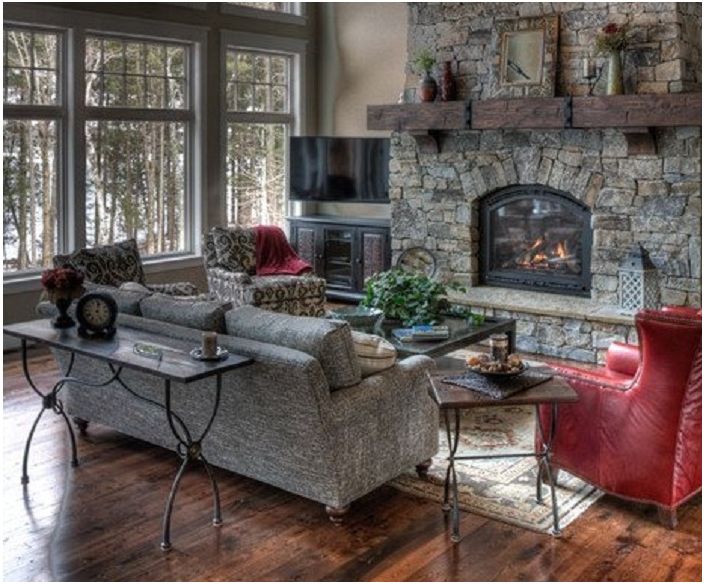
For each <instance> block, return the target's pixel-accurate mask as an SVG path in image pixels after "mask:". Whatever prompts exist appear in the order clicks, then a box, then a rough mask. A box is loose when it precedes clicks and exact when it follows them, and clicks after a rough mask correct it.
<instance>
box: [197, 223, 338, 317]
mask: <svg viewBox="0 0 704 584" xmlns="http://www.w3.org/2000/svg"><path fill="white" fill-rule="evenodd" d="M203 250H204V254H205V256H204V262H205V271H206V274H207V276H208V288H209V290H210V294H211V295H213V296H215V297H216V298H217V299H218V300H220V301H222V302H231V303H232V305H233V307H237V306H244V305H252V306H258V307H259V308H263V309H266V310H271V311H273V312H282V313H286V314H291V315H294V316H323V315H324V314H325V280H323V279H322V278H318V277H316V276H314V275H313V274H304V275H301V276H284V275H280V276H257V275H256V249H255V233H254V229H250V228H244V227H233V228H227V229H226V228H222V227H214V228H213V229H211V230H210V232H209V233H206V234H205V235H204V236H203Z"/></svg>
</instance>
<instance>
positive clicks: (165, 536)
mask: <svg viewBox="0 0 704 584" xmlns="http://www.w3.org/2000/svg"><path fill="white" fill-rule="evenodd" d="M215 383H216V385H215V405H214V406H213V411H212V414H211V415H210V419H209V420H208V424H207V425H206V427H205V430H203V433H202V434H201V435H200V438H198V439H197V440H193V439H192V438H191V435H190V433H189V431H188V429H187V428H186V426H185V424H184V423H183V422H182V421H181V420H178V421H179V426H180V427H181V431H179V430H178V429H177V428H176V425H175V423H174V418H175V417H176V415H175V414H174V413H173V412H172V410H171V381H169V380H168V379H167V380H164V405H165V409H166V419H167V420H168V422H169V428H171V432H172V433H173V435H174V436H175V437H176V440H177V441H178V444H177V447H176V450H177V452H178V454H179V456H181V458H182V459H183V462H181V466H180V467H179V469H178V472H177V473H176V476H175V477H174V480H173V482H172V483H171V490H170V491H169V497H168V499H167V500H166V509H165V510H164V519H163V527H162V537H161V549H162V550H164V551H168V550H170V549H171V513H172V511H173V507H174V501H175V499H176V492H177V491H178V487H179V484H180V483H181V478H182V477H183V473H184V471H185V470H186V467H187V466H188V464H189V463H190V462H192V461H200V462H202V463H203V466H204V467H205V471H206V472H207V474H208V478H209V479H210V486H211V488H212V490H213V525H215V526H219V525H222V514H221V512H220V492H219V491H218V485H217V482H216V480H215V475H214V473H213V469H212V468H211V466H210V464H209V463H208V461H207V460H206V458H205V457H204V456H203V453H202V450H201V444H202V442H203V439H204V438H205V437H206V435H207V434H208V432H209V431H210V428H211V426H212V425H213V420H215V416H216V415H217V413H218V407H219V405H220V393H221V391H222V376H221V375H220V374H218V375H217V376H216V382H215Z"/></svg>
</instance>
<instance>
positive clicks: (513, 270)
mask: <svg viewBox="0 0 704 584" xmlns="http://www.w3.org/2000/svg"><path fill="white" fill-rule="evenodd" d="M479 233H480V239H479V242H480V243H479V246H480V247H479V258H480V272H479V283H480V284H487V285H496V286H505V287H507V288H518V289H524V290H537V291H540V292H554V293H561V294H572V295H577V296H588V295H589V293H590V287H591V271H590V264H591V247H592V228H591V212H590V211H589V208H588V207H587V206H586V205H584V204H583V203H580V202H579V201H577V200H576V199H574V198H573V197H571V196H570V195H568V194H567V193H562V192H560V191H557V190H555V189H551V188H550V187H545V186H542V185H525V186H523V185H517V186H511V187H508V188H505V189H499V190H498V191H497V192H494V193H492V194H490V195H487V196H485V197H482V199H481V200H480V202H479Z"/></svg>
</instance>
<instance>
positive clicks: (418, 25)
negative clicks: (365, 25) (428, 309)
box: [390, 3, 701, 361]
mask: <svg viewBox="0 0 704 584" xmlns="http://www.w3.org/2000/svg"><path fill="white" fill-rule="evenodd" d="M623 6H626V5H623V4H618V5H617V4H609V3H571V4H545V3H543V4H538V3H526V4H521V3H506V4H496V3H493V4H491V8H490V9H489V8H487V5H485V4H456V3H453V4H449V3H448V4H423V3H418V4H413V5H412V8H411V18H410V28H409V56H410V57H409V60H410V58H412V56H413V55H415V54H416V53H417V52H418V51H419V50H420V49H421V48H423V47H428V46H432V47H437V53H438V60H440V61H442V60H451V61H453V64H454V66H455V70H456V71H458V72H459V79H458V81H459V84H460V89H461V95H460V97H462V98H470V97H471V98H473V99H482V98H487V97H490V96H489V95H487V91H488V89H487V88H488V87H490V85H491V83H490V80H489V76H490V67H489V65H488V64H489V63H491V60H492V59H493V56H494V53H495V47H493V45H492V42H493V41H492V33H491V31H492V28H493V25H494V22H495V20H496V18H497V16H495V13H496V11H499V12H500V13H501V15H500V16H499V17H498V18H515V17H518V16H523V15H525V11H526V10H530V11H538V12H539V13H542V11H545V13H552V11H554V10H557V11H561V25H560V46H561V49H560V56H559V63H558V74H557V77H558V90H557V94H558V95H583V94H584V93H585V91H586V88H585V85H584V83H583V82H582V81H581V80H580V79H579V75H578V73H577V71H578V67H579V64H580V63H581V58H582V56H583V55H584V54H585V52H586V50H587V48H588V47H589V45H590V43H592V42H593V39H594V35H595V34H596V32H597V31H598V29H599V27H601V26H604V25H605V24H607V23H608V22H624V21H625V19H626V18H627V17H628V18H630V19H631V22H632V24H633V26H634V30H635V31H636V32H635V34H636V39H637V40H638V43H635V44H634V45H633V46H632V47H631V49H630V52H628V54H627V55H626V63H627V64H628V66H627V68H626V75H627V89H628V88H630V89H631V91H637V92H640V93H667V92H678V91H694V90H696V91H700V90H701V79H700V77H699V73H698V70H699V69H700V67H699V60H698V56H697V55H698V52H699V50H700V48H699V46H698V43H699V44H700V41H699V39H698V38H695V37H694V35H693V34H692V27H691V25H692V22H695V23H697V22H701V6H694V5H693V4H685V5H683V4H674V3H672V4H669V3H660V4H638V3H630V4H628V5H627V6H628V7H629V8H628V10H627V11H624V10H623V9H622V7H623ZM491 13H493V14H494V15H492V16H489V14H491ZM694 28H696V27H694ZM673 46H676V47H678V49H677V51H676V56H675V54H674V53H672V47H673ZM673 63H674V64H673ZM675 69H676V71H675ZM666 71H669V73H667V74H666ZM651 78H652V80H651V81H648V80H649V79H651ZM665 78H666V79H665ZM409 79H410V78H409ZM410 84H412V82H410V83H409V85H410ZM598 91H599V88H598V87H597V92H598ZM655 140H656V144H657V154H655V155H637V156H629V155H628V148H627V142H626V137H625V136H624V133H623V132H622V131H621V130H619V129H606V130H578V129H566V130H554V131H553V130H548V131H542V130H541V131H528V130H521V131H517V130H476V131H469V130H468V131H456V132H447V133H443V134H442V135H441V136H440V142H439V152H438V153H437V154H430V153H424V152H420V151H419V150H418V149H417V147H416V142H415V140H414V139H413V137H411V136H410V135H408V134H394V135H393V137H392V148H391V155H392V159H391V163H390V170H391V174H390V196H391V200H392V201H391V207H392V208H391V211H392V250H393V253H394V261H395V259H396V257H398V254H400V252H401V251H402V250H404V249H407V248H409V247H413V246H424V247H427V248H428V249H430V250H432V251H433V253H434V254H435V255H436V258H437V260H438V265H439V276H440V277H441V278H443V279H454V280H459V281H461V282H464V283H465V284H467V285H469V286H470V287H471V289H470V292H469V293H468V294H467V295H466V296H465V297H464V298H459V299H458V300H460V301H462V302H464V303H466V304H468V305H471V306H475V307H477V308H481V309H482V310H488V311H489V312H492V311H495V312H496V314H500V315H503V316H509V315H510V316H513V317H514V318H517V320H518V322H519V348H520V349H522V350H525V351H531V352H538V353H543V354H549V355H554V356H560V357H568V358H577V359H580V360H584V361H595V360H597V359H599V358H600V357H602V356H603V349H604V348H605V347H606V346H608V344H609V342H611V341H612V340H631V341H632V340H634V338H635V337H634V331H633V326H632V323H633V320H632V318H631V317H626V316H622V315H618V313H617V311H616V310H615V308H614V305H615V304H616V302H617V285H618V275H617V270H618V266H619V264H620V262H621V260H622V258H623V257H624V256H625V255H626V253H627V252H628V250H629V249H630V248H631V247H632V246H633V244H635V243H641V244H643V246H644V247H645V248H646V249H647V250H648V251H649V252H650V255H651V258H652V259H653V261H654V263H655V264H656V266H657V267H658V270H659V278H660V289H661V301H662V303H663V304H686V305H694V306H701V130H700V128H696V127H691V128H689V127H688V128H671V129H670V128H665V129H661V130H657V131H656V132H655ZM514 185H544V186H547V187H550V188H552V189H557V190H559V191H562V192H565V193H569V194H570V195H571V196H572V197H574V198H575V199H576V200H577V201H579V202H581V203H583V204H584V205H586V206H587V207H588V208H589V209H590V210H591V213H592V228H593V245H592V251H591V298H589V299H578V298H574V297H568V296H560V295H553V294H541V293H526V292H522V291H517V290H502V289H496V288H489V289H487V288H482V287H480V286H479V272H480V265H479V261H480V232H479V201H480V200H481V199H482V197H485V196H486V195H489V194H491V193H493V192H495V191H497V190H498V189H502V188H505V187H509V186H514ZM526 295H530V302H529V303H528V304H526V301H525V298H526Z"/></svg>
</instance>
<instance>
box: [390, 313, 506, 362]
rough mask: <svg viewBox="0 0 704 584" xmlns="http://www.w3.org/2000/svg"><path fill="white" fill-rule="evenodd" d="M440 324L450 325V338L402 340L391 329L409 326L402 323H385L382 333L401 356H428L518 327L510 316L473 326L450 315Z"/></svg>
mask: <svg viewBox="0 0 704 584" xmlns="http://www.w3.org/2000/svg"><path fill="white" fill-rule="evenodd" d="M440 324H443V325H447V326H448V327H449V329H450V338H448V339H443V340H440V341H419V342H413V341H407V342H404V341H400V340H398V339H397V338H396V337H395V336H394V335H393V333H392V332H391V331H392V330H393V329H397V328H407V327H404V326H403V325H401V324H394V325H388V324H385V325H384V326H383V331H382V333H383V336H384V337H385V338H386V340H387V341H389V342H390V343H391V344H392V345H393V346H394V347H396V350H397V351H398V353H399V355H400V356H409V355H426V356H428V357H440V356H442V355H447V354H448V353H451V352H452V351H454V350H456V349H461V348H463V347H466V346H467V345H473V344H474V343H478V342H479V341H483V340H484V339H488V338H489V337H490V336H491V335H493V334H496V333H505V332H508V331H511V330H514V329H515V327H516V321H515V320H513V319H510V318H487V319H486V320H485V321H484V323H482V324H480V325H477V326H473V325H467V322H466V320H465V319H463V318H451V317H448V318H444V319H443V320H442V322H441V323H440Z"/></svg>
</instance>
